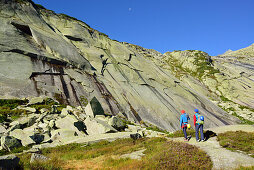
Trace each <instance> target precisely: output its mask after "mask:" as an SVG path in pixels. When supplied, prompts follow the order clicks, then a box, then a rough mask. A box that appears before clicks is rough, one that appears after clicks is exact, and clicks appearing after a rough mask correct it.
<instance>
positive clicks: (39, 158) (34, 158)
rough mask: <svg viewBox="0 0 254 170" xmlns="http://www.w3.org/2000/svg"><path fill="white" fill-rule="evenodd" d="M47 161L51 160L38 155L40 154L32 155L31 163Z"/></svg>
mask: <svg viewBox="0 0 254 170" xmlns="http://www.w3.org/2000/svg"><path fill="white" fill-rule="evenodd" d="M47 160H49V158H48V157H46V156H44V155H41V154H38V153H32V155H31V159H30V163H33V162H45V161H47Z"/></svg>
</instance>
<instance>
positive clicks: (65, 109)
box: [61, 108, 70, 116]
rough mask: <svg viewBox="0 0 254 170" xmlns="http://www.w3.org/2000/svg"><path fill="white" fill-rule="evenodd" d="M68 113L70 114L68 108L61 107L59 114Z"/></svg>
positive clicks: (64, 114) (65, 114)
mask: <svg viewBox="0 0 254 170" xmlns="http://www.w3.org/2000/svg"><path fill="white" fill-rule="evenodd" d="M68 114H70V111H69V109H67V108H63V109H62V111H61V115H63V116H67V115H68Z"/></svg>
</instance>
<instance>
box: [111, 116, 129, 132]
mask: <svg viewBox="0 0 254 170" xmlns="http://www.w3.org/2000/svg"><path fill="white" fill-rule="evenodd" d="M108 124H109V125H110V126H112V127H114V128H115V129H117V130H123V129H124V128H125V124H124V123H123V121H122V120H121V119H120V118H119V117H116V116H112V117H111V118H110V119H109V121H108Z"/></svg>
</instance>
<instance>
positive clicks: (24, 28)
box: [11, 21, 32, 36]
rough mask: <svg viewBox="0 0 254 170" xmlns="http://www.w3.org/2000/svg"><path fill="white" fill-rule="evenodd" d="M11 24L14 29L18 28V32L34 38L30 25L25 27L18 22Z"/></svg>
mask: <svg viewBox="0 0 254 170" xmlns="http://www.w3.org/2000/svg"><path fill="white" fill-rule="evenodd" d="M11 24H12V25H13V26H14V27H16V28H17V29H18V30H20V31H21V32H23V33H25V34H27V35H30V36H32V32H31V30H30V27H29V26H28V25H23V24H20V23H16V22H13V21H12V22H11Z"/></svg>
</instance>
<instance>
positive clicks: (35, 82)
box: [31, 77, 40, 97]
mask: <svg viewBox="0 0 254 170" xmlns="http://www.w3.org/2000/svg"><path fill="white" fill-rule="evenodd" d="M31 80H32V81H33V83H34V89H35V91H36V92H37V96H38V97H39V96H40V90H39V89H38V86H37V81H36V80H35V78H34V77H33V78H32V79H31Z"/></svg>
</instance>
